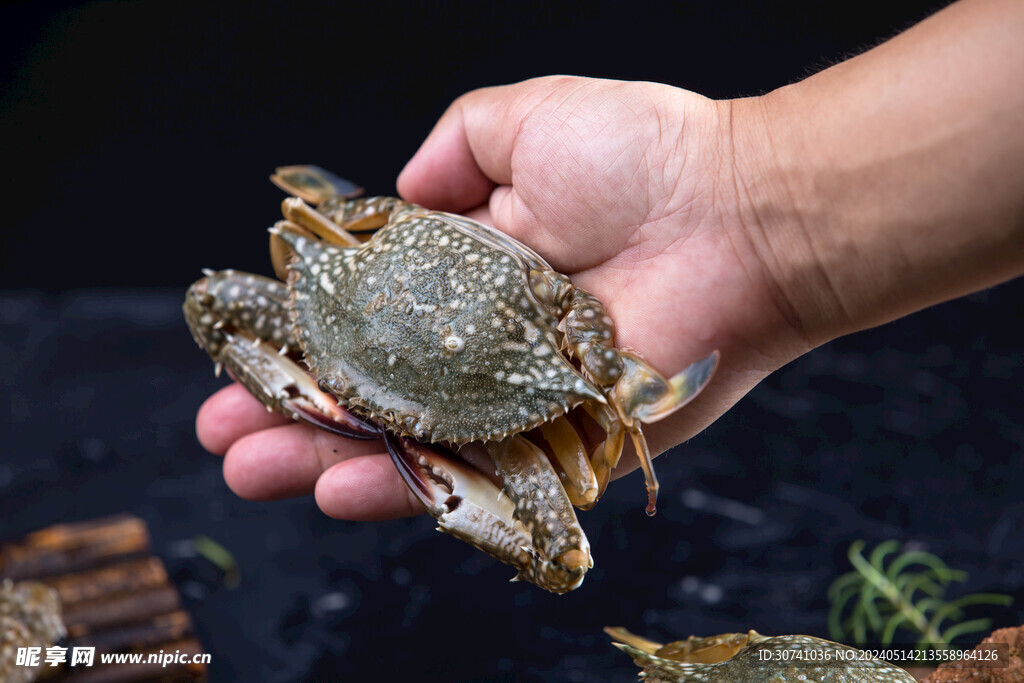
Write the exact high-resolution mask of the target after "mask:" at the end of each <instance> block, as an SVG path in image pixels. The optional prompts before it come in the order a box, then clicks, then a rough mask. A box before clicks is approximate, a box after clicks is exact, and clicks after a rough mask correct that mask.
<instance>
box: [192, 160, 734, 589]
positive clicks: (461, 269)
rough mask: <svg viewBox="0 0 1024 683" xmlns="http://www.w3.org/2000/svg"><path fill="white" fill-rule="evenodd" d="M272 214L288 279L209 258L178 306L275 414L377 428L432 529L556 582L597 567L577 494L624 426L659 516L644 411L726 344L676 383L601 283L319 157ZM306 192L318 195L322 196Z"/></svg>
mask: <svg viewBox="0 0 1024 683" xmlns="http://www.w3.org/2000/svg"><path fill="white" fill-rule="evenodd" d="M271 180H272V181H274V182H275V183H276V184H277V185H278V186H279V187H281V188H282V189H284V190H286V191H287V192H289V193H290V194H292V195H293V196H292V197H290V198H288V199H286V200H284V203H283V213H284V220H281V221H278V222H277V223H276V224H275V225H274V227H272V228H271V229H270V232H271V238H270V242H271V244H270V251H271V260H272V262H273V265H274V271H275V273H276V274H277V276H278V278H280V280H274V279H270V278H266V277H262V276H259V275H253V274H249V273H242V272H238V271H234V270H222V271H219V272H213V271H206V272H205V277H203V278H202V279H200V280H199V281H197V282H196V283H194V284H193V285H192V286H191V287H190V288H189V290H188V294H187V296H186V300H185V304H184V312H185V318H186V320H187V322H188V325H189V328H190V329H191V332H192V335H193V337H194V338H195V340H196V341H197V342H198V343H199V345H200V346H201V347H202V348H204V349H205V350H206V351H207V352H208V353H209V354H210V356H211V357H212V358H213V360H214V362H215V363H216V367H217V368H218V371H219V369H220V368H221V367H222V366H223V367H226V368H227V369H228V370H229V371H230V373H231V375H232V376H233V377H234V378H235V379H237V380H238V381H239V382H241V383H242V384H243V385H245V386H246V387H247V388H248V389H249V391H250V392H251V393H252V394H253V395H254V396H255V397H256V398H257V399H259V400H260V401H261V402H262V403H263V404H264V405H265V406H266V407H267V409H268V410H273V411H277V412H280V413H283V414H285V415H288V416H290V417H292V418H294V419H297V420H302V421H306V422H309V423H312V424H314V425H317V426H319V427H322V428H324V429H328V430H330V431H333V432H336V433H339V434H344V435H346V436H350V437H353V438H363V439H378V438H380V439H383V441H384V443H385V445H386V448H387V451H388V453H390V455H391V458H392V460H393V461H394V463H395V466H396V467H397V469H398V471H399V472H400V473H401V475H402V477H403V478H404V480H405V482H406V483H407V484H408V485H409V487H410V489H411V490H412V491H413V492H414V493H415V495H416V496H417V497H418V498H419V500H421V501H422V503H423V505H424V506H425V507H426V509H427V511H428V512H429V513H430V514H431V515H432V516H433V517H434V518H435V519H436V520H437V522H438V527H439V529H440V530H442V531H444V532H447V533H449V534H452V535H454V536H456V537H458V538H461V539H463V540H465V541H468V542H469V543H471V544H473V545H474V546H476V547H477V548H479V549H481V550H483V551H485V552H487V553H489V554H491V555H493V556H495V557H497V558H498V559H500V560H502V561H503V562H506V563H508V564H511V565H513V566H514V567H516V568H517V569H518V574H517V575H516V577H515V579H514V580H526V581H530V582H533V583H535V584H537V585H538V586H541V587H542V588H545V589H547V590H549V591H552V592H555V593H564V592H567V591H569V590H572V589H574V588H576V587H577V586H579V585H580V583H581V582H582V580H583V576H584V574H585V573H586V571H587V569H588V568H590V567H592V566H593V559H592V557H591V553H590V546H589V543H588V541H587V538H586V536H585V535H584V533H583V530H582V529H581V528H580V525H579V522H578V521H577V519H576V514H575V512H574V511H573V506H574V505H575V506H577V507H580V508H582V509H587V508H589V507H590V506H592V505H593V504H594V503H595V502H596V501H597V499H598V498H599V497H600V495H601V493H602V492H603V491H604V489H605V487H606V486H607V484H608V480H609V478H610V474H611V471H612V469H613V468H614V467H615V466H616V464H617V463H618V461H619V457H620V454H621V452H622V449H623V444H624V440H625V435H627V434H628V435H629V436H630V437H631V439H632V442H633V444H634V446H635V449H636V451H637V454H638V456H639V459H640V464H641V466H642V467H643V471H644V474H645V480H646V484H647V489H648V512H649V513H651V514H653V512H654V504H655V499H656V495H657V489H658V484H657V480H656V478H655V475H654V471H653V469H652V466H651V461H650V460H651V459H650V453H649V451H648V448H647V443H646V441H645V439H644V435H643V432H642V431H641V428H640V425H641V423H649V422H654V421H656V420H659V419H661V418H663V417H666V416H667V415H669V414H671V413H673V412H674V411H675V410H677V409H679V408H680V407H682V406H683V405H685V404H686V403H687V402H688V401H690V400H691V399H692V398H693V397H694V396H696V395H697V394H698V393H699V392H700V391H701V390H702V389H703V388H704V386H705V385H706V384H707V382H708V380H709V378H710V377H711V374H712V373H713V371H714V369H715V367H716V365H717V362H718V353H717V351H716V352H712V353H711V354H710V355H709V356H707V357H706V358H704V359H702V360H699V361H697V362H695V363H694V364H693V365H691V366H690V367H688V368H686V369H685V370H683V371H682V372H680V373H679V374H677V375H676V376H674V377H672V378H671V379H666V378H665V377H663V376H662V375H661V374H659V373H658V372H657V371H656V370H655V369H654V368H652V367H651V366H650V365H648V364H647V363H646V362H644V361H643V359H641V358H640V357H639V356H638V355H637V354H636V353H633V352H631V351H629V350H624V349H619V348H616V347H615V345H614V338H615V326H614V323H613V321H612V319H611V318H610V317H609V315H608V313H607V311H606V310H605V308H604V306H603V305H602V304H601V302H600V301H598V300H597V299H596V298H595V297H594V296H593V295H592V294H590V293H589V292H586V291H584V290H582V289H579V288H577V287H574V286H573V284H572V282H571V281H570V280H569V278H568V277H566V276H565V275H563V274H561V273H558V272H556V271H555V270H554V269H552V268H551V266H550V265H548V263H547V262H546V261H545V260H544V259H543V258H541V256H540V255H538V254H537V253H536V252H535V251H533V250H532V249H530V248H529V247H527V246H526V245H524V244H521V243H519V242H517V241H516V240H514V239H512V238H511V237H509V236H508V235H505V234H503V233H501V232H499V231H497V230H495V229H493V228H490V227H488V226H485V225H483V224H481V223H478V222H476V221H473V220H470V219H469V218H466V217H463V216H459V215H455V214H450V213H443V212H439V211H430V210H428V209H425V208H423V207H420V206H416V205H414V204H410V203H407V202H404V201H402V200H400V199H396V198H393V197H369V198H365V197H359V196H358V195H359V194H360V193H361V191H360V190H358V188H356V187H355V186H354V185H352V184H351V183H348V182H347V181H344V180H342V179H340V178H338V177H336V176H334V175H332V174H330V173H328V172H327V171H324V170H323V169H320V168H317V167H313V166H290V167H284V168H279V169H277V172H276V173H275V174H274V175H273V176H271ZM314 207H315V208H314Z"/></svg>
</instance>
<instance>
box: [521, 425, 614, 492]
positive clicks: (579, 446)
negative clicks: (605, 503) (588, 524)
mask: <svg viewBox="0 0 1024 683" xmlns="http://www.w3.org/2000/svg"><path fill="white" fill-rule="evenodd" d="M538 429H539V431H540V433H541V435H542V436H543V440H544V441H546V442H547V446H548V448H549V450H550V452H549V455H550V456H551V457H552V458H554V459H555V461H556V462H557V463H558V465H559V468H560V469H561V472H559V475H560V478H561V482H562V485H563V487H564V488H565V492H566V494H567V495H568V496H569V500H570V501H571V502H572V504H573V505H575V506H576V507H579V508H588V507H590V506H591V505H593V504H594V503H596V502H597V498H598V496H599V495H600V493H601V491H600V485H599V482H598V478H597V475H596V474H595V472H594V468H593V466H592V465H591V462H590V454H589V453H587V449H586V447H585V446H584V445H583V441H582V439H581V438H580V435H579V434H578V433H577V431H576V429H575V428H574V427H573V426H572V425H571V424H570V423H569V421H568V420H567V419H565V417H557V418H555V419H554V420H552V421H550V422H545V423H544V424H542V425H541V426H540V427H539V428H538ZM531 438H533V437H531ZM546 450H548V449H546Z"/></svg>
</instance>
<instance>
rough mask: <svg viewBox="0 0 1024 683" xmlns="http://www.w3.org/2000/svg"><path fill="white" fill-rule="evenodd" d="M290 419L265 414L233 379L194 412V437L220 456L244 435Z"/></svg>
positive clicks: (286, 422) (285, 422) (282, 423)
mask: <svg viewBox="0 0 1024 683" xmlns="http://www.w3.org/2000/svg"><path fill="white" fill-rule="evenodd" d="M290 422H291V420H289V419H287V418H285V417H283V416H281V415H277V414H276V413H268V412H267V409H266V408H264V407H263V404H261V403H260V402H259V401H257V400H256V399H255V398H253V396H252V394H250V393H249V392H248V391H246V389H245V387H243V386H242V385H241V384H238V383H237V382H235V383H233V384H231V385H229V386H226V387H224V388H223V389H221V390H220V391H218V392H217V393H215V394H214V395H213V396H211V397H210V398H208V399H206V401H205V402H204V403H203V405H202V407H200V408H199V413H198V414H197V415H196V436H197V437H198V438H199V443H200V444H202V446H203V448H205V449H206V450H208V451H210V452H211V453H213V454H214V455H224V454H225V453H227V451H228V448H229V447H230V446H231V444H233V443H235V442H236V441H238V440H239V439H240V438H242V437H243V436H245V435H246V434H251V433H253V432H258V431H260V430H263V429H269V428H271V427H277V426H280V425H284V424H289V423H290Z"/></svg>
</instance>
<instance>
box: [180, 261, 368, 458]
mask: <svg viewBox="0 0 1024 683" xmlns="http://www.w3.org/2000/svg"><path fill="white" fill-rule="evenodd" d="M287 297H288V291H287V289H286V288H285V287H284V285H282V284H281V283H280V282H277V281H275V280H271V279H269V278H265V277H261V276H259V275H251V274H249V273H241V272H237V271H233V270H223V271H220V272H210V273H209V274H208V275H207V276H206V277H204V278H202V279H200V280H199V281H197V282H196V283H195V284H193V285H192V286H191V287H190V288H189V291H188V295H187V296H186V298H185V305H184V307H183V308H184V311H185V320H186V322H187V323H188V326H189V329H190V330H191V331H192V336H193V337H194V338H195V340H196V342H197V343H198V344H199V345H200V346H201V347H202V348H204V349H205V350H206V351H207V353H209V354H210V357H211V358H213V360H214V363H216V365H217V368H218V371H219V369H220V368H221V367H226V368H227V369H228V372H230V373H231V375H232V377H234V378H235V379H236V380H238V381H239V382H241V383H242V384H243V385H244V386H245V388H246V389H248V390H249V393H251V394H252V395H253V396H255V397H256V398H257V399H259V401H260V402H261V403H263V405H264V406H266V407H267V410H270V411H275V412H278V413H281V414H283V415H287V416H288V417H291V418H292V419H295V420H303V421H305V422H309V423H310V424H313V425H316V426H318V427H321V428H323V429H326V430H328V431H331V432H334V433H336V434H341V435H343V436H348V437H351V438H355V439H376V438H378V437H379V429H378V428H377V427H376V426H375V425H374V424H372V423H370V422H367V421H365V420H363V419H361V418H359V417H357V416H355V415H353V414H352V413H351V412H349V411H348V410H345V409H344V408H342V407H341V406H339V405H337V400H336V399H335V398H334V397H333V396H331V395H330V394H327V393H325V392H323V391H321V390H320V389H319V388H318V387H317V385H316V382H314V380H313V378H312V377H311V376H310V375H309V373H308V372H306V370H305V369H304V368H302V367H301V366H300V365H299V364H298V363H297V362H296V360H295V359H294V358H292V356H291V355H290V354H289V350H290V349H296V348H297V344H296V342H295V340H294V338H293V336H292V334H291V332H290V327H289V323H288V316H287V314H286V308H285V306H286V301H287Z"/></svg>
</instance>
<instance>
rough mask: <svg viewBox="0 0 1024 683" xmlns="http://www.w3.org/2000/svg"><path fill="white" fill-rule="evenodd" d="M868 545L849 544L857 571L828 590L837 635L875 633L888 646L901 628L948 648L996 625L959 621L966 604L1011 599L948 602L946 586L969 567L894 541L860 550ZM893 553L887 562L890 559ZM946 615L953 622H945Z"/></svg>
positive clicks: (863, 638) (980, 596) (987, 596)
mask: <svg viewBox="0 0 1024 683" xmlns="http://www.w3.org/2000/svg"><path fill="white" fill-rule="evenodd" d="M865 547H866V544H865V543H864V541H855V542H854V543H853V544H851V545H850V549H849V551H848V552H847V556H848V557H849V558H850V564H851V565H853V568H854V571H852V572H849V573H847V574H843V575H842V576H840V577H839V578H838V579H836V580H835V581H834V582H833V583H832V585H831V586H830V587H829V589H828V597H829V601H830V602H831V603H832V607H831V609H830V610H829V616H828V626H829V632H830V633H831V635H832V638H834V639H836V640H845V639H847V638H852V639H853V640H854V642H856V643H857V644H858V645H866V644H867V643H868V640H869V636H872V637H875V638H878V642H880V643H881V644H882V645H889V644H891V643H892V641H893V638H894V637H895V635H896V632H897V630H899V629H901V628H902V629H904V630H907V631H910V632H912V633H915V634H916V635H917V636H919V638H918V640H917V645H918V647H922V648H927V647H935V648H945V647H948V646H949V644H950V643H951V642H952V641H953V640H954V639H955V638H957V637H959V636H961V635H963V634H965V633H971V632H976V631H985V630H988V629H989V627H991V625H992V620H991V619H987V618H983V619H971V620H969V621H960V620H961V619H963V617H964V608H965V607H969V606H971V605H1002V606H1006V605H1009V604H1010V603H1012V602H1013V598H1011V597H1010V596H1008V595H999V594H996V593H975V594H972V595H965V596H963V597H960V598H957V599H955V600H952V601H949V602H947V601H946V589H947V588H949V586H950V584H952V583H953V582H963V581H966V580H967V573H966V572H963V571H960V570H957V569H950V568H949V567H948V566H947V565H946V563H945V562H943V561H942V560H941V559H940V558H938V557H936V556H935V555H932V554H931V553H926V552H924V551H920V550H914V551H908V552H903V553H899V550H900V544H899V542H898V541H895V540H888V541H883V542H882V543H880V544H878V546H876V547H875V549H874V550H873V551H871V554H870V556H869V557H867V558H865V557H864V555H863V554H862V553H863V551H864V549H865ZM897 553H898V554H897ZM894 554H895V557H893V558H892V559H891V561H889V564H888V566H886V558H887V557H889V556H890V555H894ZM947 620H948V621H949V622H950V624H949V625H948V626H945V627H944V626H943V623H944V622H946V621H947Z"/></svg>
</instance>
